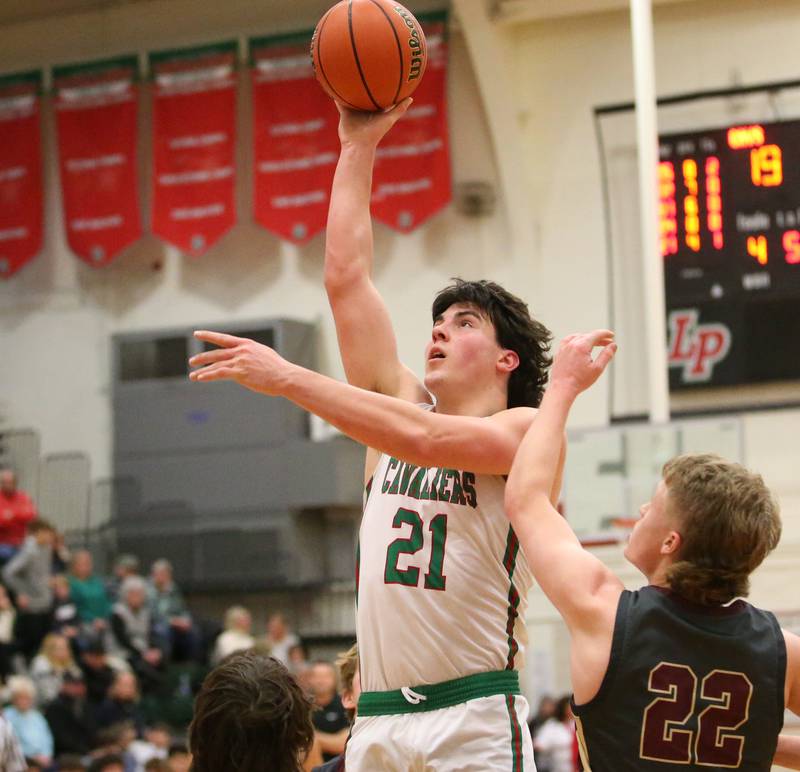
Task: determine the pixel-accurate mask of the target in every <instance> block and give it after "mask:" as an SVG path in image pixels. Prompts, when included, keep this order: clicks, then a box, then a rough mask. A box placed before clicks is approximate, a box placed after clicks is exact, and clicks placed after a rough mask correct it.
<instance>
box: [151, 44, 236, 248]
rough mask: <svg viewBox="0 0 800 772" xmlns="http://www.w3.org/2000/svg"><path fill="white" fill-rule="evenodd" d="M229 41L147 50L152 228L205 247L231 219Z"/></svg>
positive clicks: (232, 69) (232, 59)
mask: <svg viewBox="0 0 800 772" xmlns="http://www.w3.org/2000/svg"><path fill="white" fill-rule="evenodd" d="M236 49H237V46H236V43H225V44H221V45H218V46H208V47H205V48H200V49H194V50H191V51H179V52H169V53H158V54H151V56H150V66H151V71H152V73H153V76H154V80H155V104H154V111H153V153H154V159H153V165H154V189H153V232H154V233H155V234H156V235H157V236H160V237H161V238H162V239H164V240H165V241H167V242H169V243H170V244H174V245H175V246H177V247H179V248H180V249H181V250H183V251H184V252H186V253H189V254H191V255H201V254H203V253H204V252H206V251H208V250H209V249H210V248H211V247H212V246H213V245H214V244H215V243H216V242H217V241H218V240H219V239H220V238H221V237H222V236H223V235H224V234H225V233H226V232H227V231H229V230H230V229H231V228H232V227H233V226H234V225H235V224H236V190H235V185H236V174H235V152H236Z"/></svg>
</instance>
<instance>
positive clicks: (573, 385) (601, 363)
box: [550, 330, 617, 396]
mask: <svg viewBox="0 0 800 772" xmlns="http://www.w3.org/2000/svg"><path fill="white" fill-rule="evenodd" d="M598 347H602V350H601V351H600V353H599V354H598V355H597V357H596V358H595V359H592V355H593V354H594V349H595V348H598ZM616 352H617V344H616V343H614V333H613V332H611V330H593V331H592V332H588V333H585V334H582V335H568V336H567V337H566V338H564V340H562V341H561V345H560V346H559V348H558V353H557V354H556V357H555V360H554V362H553V367H552V368H551V370H550V388H559V389H565V390H567V391H569V392H570V393H572V394H573V395H574V396H577V395H578V394H580V393H581V392H582V391H585V390H586V389H588V388H589V387H590V386H591V385H592V384H593V383H594V382H595V381H596V380H597V379H598V378H599V377H600V375H601V374H602V372H603V370H605V369H606V366H607V365H608V363H609V362H610V361H611V360H612V359H613V357H614V354H615V353H616Z"/></svg>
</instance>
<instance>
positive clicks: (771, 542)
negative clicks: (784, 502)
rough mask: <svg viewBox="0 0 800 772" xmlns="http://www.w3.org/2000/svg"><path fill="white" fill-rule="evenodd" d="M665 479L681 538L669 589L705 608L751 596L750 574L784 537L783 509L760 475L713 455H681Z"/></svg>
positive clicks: (670, 465) (668, 467)
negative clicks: (705, 606) (782, 528)
mask: <svg viewBox="0 0 800 772" xmlns="http://www.w3.org/2000/svg"><path fill="white" fill-rule="evenodd" d="M663 475H664V483H665V485H666V487H667V511H668V512H669V513H671V514H672V515H673V516H674V517H675V519H676V520H677V522H678V531H679V532H680V534H681V539H682V542H681V547H680V551H679V552H678V555H677V560H676V562H675V563H673V564H672V565H671V566H670V568H669V570H668V572H667V582H668V583H669V586H670V589H672V590H673V591H674V592H676V593H677V594H678V595H680V596H682V597H684V598H686V599H687V600H689V601H693V602H695V603H701V604H705V605H708V604H721V603H727V602H728V601H731V600H733V599H734V598H738V597H743V596H746V595H747V593H748V591H749V589H750V574H751V573H752V572H753V571H754V570H755V569H756V568H757V567H758V566H759V565H760V564H761V561H762V560H764V558H765V557H766V556H767V555H768V554H769V553H770V552H771V551H772V550H773V549H774V548H775V547H776V546H777V544H778V540H779V539H780V536H781V520H780V514H779V510H778V505H777V503H776V502H775V499H774V498H773V497H772V494H771V493H770V491H769V488H767V486H766V485H765V484H764V480H763V479H762V478H761V475H758V474H755V473H753V472H750V471H749V470H747V469H745V467H743V466H742V465H741V464H735V463H733V462H731V461H726V460H725V459H724V458H721V457H720V456H715V455H712V454H685V455H683V456H677V457H676V458H673V459H671V460H670V461H667V463H666V464H664V470H663Z"/></svg>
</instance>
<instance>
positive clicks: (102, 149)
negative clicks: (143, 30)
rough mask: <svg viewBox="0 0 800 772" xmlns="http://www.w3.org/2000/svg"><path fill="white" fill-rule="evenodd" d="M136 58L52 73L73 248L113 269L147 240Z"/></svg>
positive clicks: (86, 258)
mask: <svg viewBox="0 0 800 772" xmlns="http://www.w3.org/2000/svg"><path fill="white" fill-rule="evenodd" d="M137 70H138V62H137V59H136V57H128V58H125V59H115V60H113V61H106V62H98V63H96V64H87V65H77V66H70V67H57V68H55V69H54V71H53V87H54V93H55V107H56V120H57V126H58V155H59V170H60V175H61V196H62V201H63V206H64V220H65V224H66V229H67V243H68V244H69V246H70V249H72V251H73V252H75V254H76V255H78V257H80V258H81V260H84V261H86V262H87V263H89V264H90V265H94V266H100V265H106V264H108V263H110V262H111V261H112V260H113V259H114V258H115V257H116V256H117V255H118V254H119V253H120V252H121V251H122V250H123V249H125V247H127V246H129V245H130V244H132V243H133V242H134V241H136V240H137V239H138V238H139V237H140V236H141V233H142V228H141V220H140V216H139V184H138V175H137V158H136V143H137V125H136V120H137V108H138V87H137V85H136V81H137Z"/></svg>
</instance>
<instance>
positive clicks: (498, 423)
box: [190, 331, 562, 486]
mask: <svg viewBox="0 0 800 772" xmlns="http://www.w3.org/2000/svg"><path fill="white" fill-rule="evenodd" d="M196 335H197V337H198V338H199V339H200V340H204V341H207V342H209V343H213V344H215V345H217V346H220V348H218V349H215V350H213V351H207V352H204V353H202V354H198V355H197V356H195V357H193V358H192V359H191V360H190V364H191V365H193V366H196V367H200V369H199V370H195V371H194V372H192V374H191V378H192V380H195V381H200V382H206V381H218V380H232V381H235V382H237V383H239V384H240V385H241V386H244V387H246V388H248V389H251V390H253V391H257V392H259V393H262V394H267V395H270V396H281V397H285V398H287V399H289V400H291V401H292V402H294V403H295V404H296V405H299V406H300V407H302V408H304V409H305V410H308V411H309V412H311V413H315V414H316V415H318V416H319V417H320V418H322V419H324V420H325V421H327V422H328V423H331V424H333V425H334V426H335V427H336V428H337V429H339V430H340V431H342V432H344V433H345V434H347V435H348V436H350V437H352V438H353V439H354V440H356V441H357V442H360V443H362V444H364V445H367V446H368V447H370V448H375V449H376V450H379V451H381V452H382V453H388V454H390V455H393V456H395V457H397V458H402V459H403V460H405V461H408V462H410V463H412V464H416V465H418V466H425V467H433V466H439V467H449V468H454V469H465V470H469V471H471V472H474V473H476V474H494V475H502V474H508V472H509V470H510V469H511V464H512V462H513V460H514V454H515V453H516V451H517V447H518V446H519V443H520V441H521V440H522V437H523V436H524V435H525V432H526V431H527V429H528V426H530V424H531V421H532V420H533V417H534V415H535V414H536V411H535V410H534V409H533V408H526V407H517V408H512V409H509V410H503V411H501V412H499V413H497V414H495V415H493V416H488V417H485V418H481V417H476V416H456V415H445V414H441V413H435V412H432V411H430V410H424V409H421V408H420V407H419V406H418V405H413V404H411V403H410V402H406V401H404V400H400V399H397V398H394V397H390V396H387V395H385V394H378V393H375V392H372V391H367V390H365V389H360V388H357V387H355V386H351V385H350V384H347V383H341V382H340V381H337V380H334V379H333V378H329V377H327V376H325V375H321V374H320V373H316V372H313V371H312V370H307V369H306V368H303V367H299V366H298V365H294V364H292V363H290V362H287V361H286V360H285V359H283V357H281V356H280V355H278V354H277V353H276V352H275V351H273V350H272V349H271V348H269V347H268V346H264V345H261V344H259V343H255V342H254V341H252V340H248V339H247V338H237V337H234V336H232V335H224V334H222V333H216V332H207V331H202V332H198V333H196ZM561 442H562V440H561V438H558V440H557V449H556V454H557V455H558V453H559V451H558V448H560V447H561ZM555 485H556V483H555V482H553V486H555Z"/></svg>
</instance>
